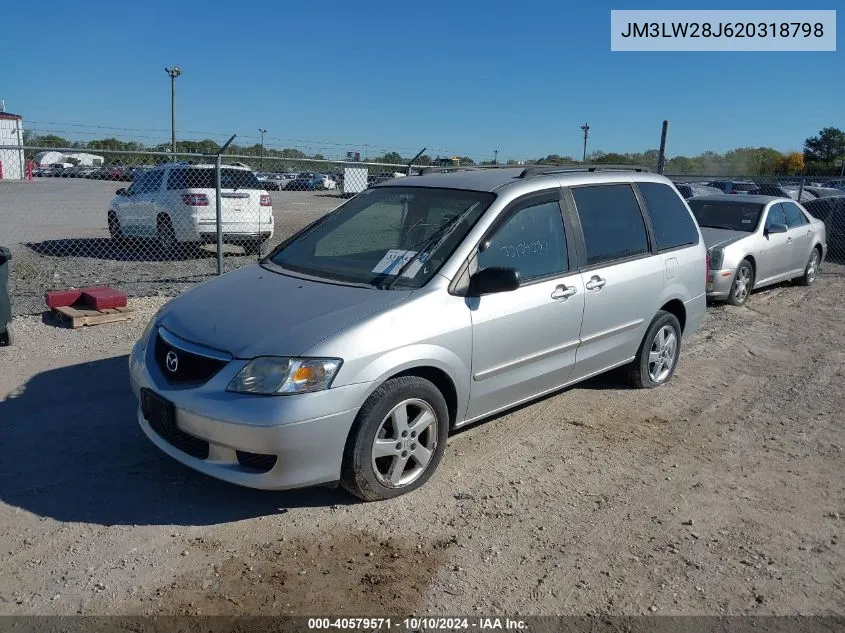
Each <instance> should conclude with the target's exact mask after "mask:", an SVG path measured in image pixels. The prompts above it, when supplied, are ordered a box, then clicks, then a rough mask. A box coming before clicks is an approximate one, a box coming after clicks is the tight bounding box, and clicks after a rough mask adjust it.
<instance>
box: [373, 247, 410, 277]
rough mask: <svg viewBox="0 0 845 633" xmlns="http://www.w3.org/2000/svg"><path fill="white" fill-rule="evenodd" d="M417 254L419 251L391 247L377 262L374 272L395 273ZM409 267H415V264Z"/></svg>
mask: <svg viewBox="0 0 845 633" xmlns="http://www.w3.org/2000/svg"><path fill="white" fill-rule="evenodd" d="M416 254H417V251H403V250H401V249H398V248H391V249H390V250H389V251H387V252H386V253H385V254H384V257H382V258H381V260H380V261H379V263H378V264H376V266H375V268H373V272H374V273H376V274H378V275H395V274H396V273H397V272H398V271H399V269H400V268H402V266H404V265H405V264H407V263H408V262H409V261H410V260H411V258H412V257H413V256H414V255H416ZM409 268H413V266H410V267H409ZM407 272H408V271H406V274H407ZM403 276H404V275H403ZM412 276H413V275H412Z"/></svg>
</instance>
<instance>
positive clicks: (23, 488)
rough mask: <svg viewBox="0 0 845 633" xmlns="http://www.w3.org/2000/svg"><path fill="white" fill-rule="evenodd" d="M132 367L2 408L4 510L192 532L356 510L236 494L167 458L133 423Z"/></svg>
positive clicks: (33, 388) (42, 381) (104, 368)
mask: <svg viewBox="0 0 845 633" xmlns="http://www.w3.org/2000/svg"><path fill="white" fill-rule="evenodd" d="M127 362H128V359H127V357H126V356H119V357H117V358H110V359H106V360H98V361H94V362H90V363H83V364H79V365H72V366H69V367H63V368H60V369H53V370H50V371H45V372H43V373H41V374H38V375H36V376H34V377H33V378H31V379H30V380H29V381H28V382H27V383H25V384H24V385H23V386H22V387H21V388H20V389H19V390H18V391H17V392H14V393H12V394H9V395H8V397H7V399H6V400H3V401H0V429H2V434H3V441H2V442H0V499H2V501H3V502H5V503H7V504H8V505H10V506H15V507H18V508H21V509H23V510H26V511H27V512H32V513H33V514H36V515H38V516H43V517H50V518H52V519H55V520H57V521H78V522H85V523H95V524H101V525H158V524H168V525H169V524H175V525H186V526H187V525H212V524H217V523H227V522H230V521H237V520H241V519H247V518H252V517H256V516H265V515H270V514H275V513H278V512H280V511H284V510H286V509H288V508H293V507H306V506H307V507H312V506H322V505H332V504H346V503H350V502H351V501H352V498H351V497H349V496H348V495H347V494H346V493H344V492H342V491H341V490H330V489H328V488H311V489H306V490H299V491H291V492H272V491H260V490H251V489H247V488H240V487H237V486H234V485H230V484H226V483H224V482H220V481H217V480H215V479H211V478H209V477H206V476H204V475H201V474H199V473H196V472H194V471H192V470H190V469H188V468H186V467H184V466H182V465H181V464H179V463H178V462H176V461H174V460H172V459H171V458H169V457H167V456H166V455H164V454H163V453H161V452H160V451H159V450H158V449H157V448H155V447H154V446H153V445H152V444H151V443H150V441H149V440H148V439H147V438H146V436H144V434H143V432H142V431H141V430H140V428H139V427H138V424H137V423H136V420H135V398H134V396H133V394H132V391H131V389H130V387H129V382H128V369H127Z"/></svg>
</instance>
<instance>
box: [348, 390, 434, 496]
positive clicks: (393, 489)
mask: <svg viewBox="0 0 845 633" xmlns="http://www.w3.org/2000/svg"><path fill="white" fill-rule="evenodd" d="M448 434H449V411H448V409H447V407H446V400H445V398H444V397H443V394H442V393H440V390H439V389H438V388H437V387H435V386H434V384H432V383H431V382H429V381H428V380H425V379H424V378H420V377H419V376H398V377H396V378H391V379H390V380H388V381H386V382H385V383H384V384H383V385H381V386H380V387H379V388H378V389H376V391H375V392H374V393H373V394H372V395H371V396H370V397H369V398H367V401H366V402H365V403H364V405H363V406H362V407H361V409H360V410H359V411H358V416H357V417H356V418H355V423H354V424H353V425H352V430H351V431H350V432H349V437H348V438H347V440H346V448H345V449H344V451H343V465H342V467H341V473H340V483H341V485H342V486H343V487H344V488H345V489H346V490H347V491H348V492H350V493H351V494H353V495H355V496H356V497H358V498H359V499H362V500H364V501H380V500H383V499H391V498H393V497H398V496H400V495H403V494H405V493H408V492H411V491H412V490H416V489H417V488H419V487H420V486H422V485H423V484H424V483H425V482H426V481H428V480H429V478H430V477H431V475H432V474H433V473H434V471H435V470H436V468H437V465H438V464H439V463H440V459H441V458H442V457H443V451H445V450H446V438H447V437H448Z"/></svg>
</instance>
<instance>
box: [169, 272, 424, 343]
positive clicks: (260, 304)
mask: <svg viewBox="0 0 845 633" xmlns="http://www.w3.org/2000/svg"><path fill="white" fill-rule="evenodd" d="M410 294H411V293H410V291H404V292H403V291H395V290H377V289H375V288H373V289H369V288H357V287H350V286H342V285H338V284H331V283H320V282H315V281H308V280H305V279H299V278H296V277H288V276H286V275H282V274H279V273H275V272H271V271H269V270H266V269H264V268H262V267H261V266H259V265H258V264H253V265H251V266H246V267H244V268H240V269H238V270H236V271H234V272H231V273H228V274H226V275H223V276H222V277H217V278H215V279H212V280H211V281H207V282H205V283H204V284H202V285H200V286H197V287H196V288H194V289H192V290H189V291H188V292H186V293H184V294H182V295H180V296H179V297H177V298H176V299H174V300H173V301H171V302H170V303H169V304H168V305H167V307H166V308H165V310H164V312H163V313H162V316H161V318H160V323H161V325H163V326H164V327H165V328H166V329H168V330H169V331H171V332H173V333H174V334H176V335H177V336H179V337H181V338H184V339H186V340H188V341H192V342H194V343H198V344H200V345H205V346H208V347H213V348H215V349H219V350H224V351H227V352H229V353H231V354H232V355H234V356H235V357H236V358H254V357H255V356H297V355H299V354H302V353H304V352H305V351H306V350H308V349H309V348H310V347H313V346H314V345H315V344H316V343H318V342H319V341H321V340H323V339H324V338H326V337H327V336H330V335H332V334H334V333H335V332H338V331H340V330H343V329H345V328H347V327H349V326H350V325H352V324H353V323H356V322H357V321H360V320H361V319H363V318H365V317H367V316H369V315H372V314H375V313H377V312H381V311H382V310H385V309H387V308H388V307H389V306H391V305H394V304H396V303H398V302H400V301H402V300H404V299H405V298H407V297H408V296H409V295H410Z"/></svg>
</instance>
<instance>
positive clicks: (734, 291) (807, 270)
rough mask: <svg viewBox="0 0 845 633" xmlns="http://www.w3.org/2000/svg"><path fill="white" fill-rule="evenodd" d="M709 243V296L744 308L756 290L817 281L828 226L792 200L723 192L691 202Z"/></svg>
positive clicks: (825, 248) (825, 250)
mask: <svg viewBox="0 0 845 633" xmlns="http://www.w3.org/2000/svg"><path fill="white" fill-rule="evenodd" d="M687 202H688V204H689V206H690V208H691V209H692V212H693V215H695V219H696V220H697V221H698V226H699V227H700V228H701V234H702V235H703V236H704V241H705V243H706V244H707V257H708V262H709V268H708V270H709V272H708V278H707V298H708V299H711V300H719V301H727V302H728V303H730V304H732V305H735V306H740V305H743V304H745V302H746V301H747V300H748V296H749V294H750V293H751V291H752V290H753V289H756V288H761V287H763V286H768V285H771V284H775V283H778V282H781V281H787V280H791V279H799V280H800V282H801V283H802V284H804V285H807V286H809V285H810V284H812V283H813V282H814V281H815V280H816V276H817V275H818V271H819V266H820V265H821V262H822V261H823V260H824V256H825V254H826V252H827V232H826V230H825V225H824V222H822V221H821V220H818V219H816V218H814V217H813V216H812V215H810V214H809V213H807V211H805V210H804V208H803V207H801V205H799V204H798V203H797V202H795V201H794V200H792V199H791V198H788V197H779V198H776V197H772V196H758V195H743V196H733V195H730V194H727V195H726V194H720V195H715V196H702V197H700V198H692V199H690V200H688V201H687Z"/></svg>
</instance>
